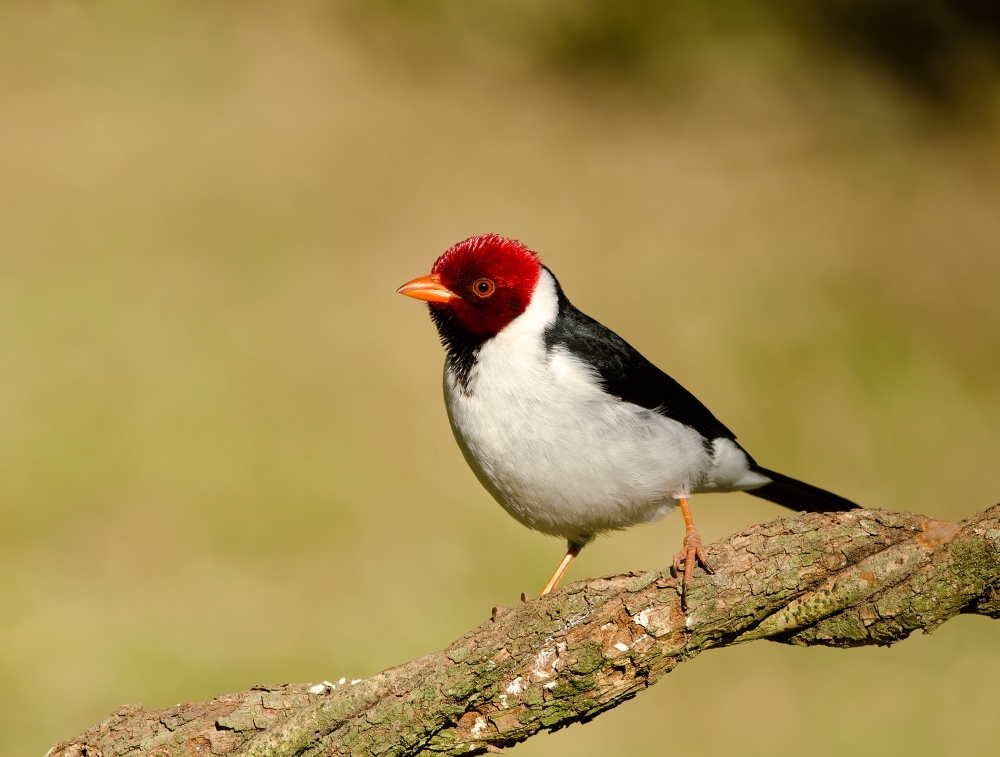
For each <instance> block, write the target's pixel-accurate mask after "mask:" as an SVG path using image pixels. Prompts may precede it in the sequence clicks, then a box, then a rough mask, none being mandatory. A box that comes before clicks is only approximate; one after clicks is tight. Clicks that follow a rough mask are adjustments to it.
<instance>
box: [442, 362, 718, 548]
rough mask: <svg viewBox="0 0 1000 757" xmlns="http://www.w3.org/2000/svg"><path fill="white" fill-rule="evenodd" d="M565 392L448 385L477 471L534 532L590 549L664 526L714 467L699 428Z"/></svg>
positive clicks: (455, 425) (452, 413) (451, 409)
mask: <svg viewBox="0 0 1000 757" xmlns="http://www.w3.org/2000/svg"><path fill="white" fill-rule="evenodd" d="M536 379H537V377H536ZM561 389H562V387H560V386H558V384H557V383H555V382H546V381H537V380H536V381H534V382H532V384H531V386H530V387H511V386H509V385H503V386H497V385H494V384H491V383H489V382H487V381H484V380H482V379H481V378H480V380H478V381H477V382H476V384H475V388H474V391H473V392H472V393H471V394H466V393H464V392H463V391H461V389H459V388H457V387H456V386H455V385H454V382H453V381H450V380H449V378H448V376H447V375H446V377H445V398H446V404H447V406H448V416H449V419H450V421H451V426H452V430H453V431H454V434H455V438H456V440H457V441H458V444H459V446H460V447H461V449H462V452H463V454H464V455H465V458H466V460H467V461H468V463H469V466H470V467H471V468H472V470H473V471H474V472H475V474H476V476H477V477H478V478H479V480H480V482H481V483H482V484H483V486H484V487H486V489H487V490H488V491H489V492H490V493H491V494H492V495H493V496H494V498H495V499H496V500H497V501H498V502H499V503H500V504H501V505H502V506H503V507H504V508H505V509H506V510H507V512H508V513H510V514H511V515H512V516H514V517H515V518H516V519H517V520H519V521H520V522H521V523H523V524H525V525H526V526H529V527H530V528H533V529H535V530H537V531H541V532H543V533H547V534H553V535H558V536H562V537H564V538H566V539H571V540H575V541H587V540H589V539H590V538H591V537H592V536H593V535H595V534H597V533H599V532H601V531H607V530H613V529H620V528H625V527H627V526H631V525H634V524H636V523H641V522H646V521H650V520H655V519H656V518H658V517H660V516H661V515H663V514H665V513H666V512H667V511H668V510H669V509H670V507H672V506H673V505H674V504H675V498H676V497H678V496H685V495H687V494H689V493H690V492H691V490H692V489H693V488H694V486H695V485H696V484H697V482H698V481H699V480H700V478H701V477H702V475H703V473H704V471H705V470H706V468H707V467H708V466H709V465H710V464H711V461H710V457H709V455H708V453H707V452H706V450H705V448H704V446H703V445H702V443H701V437H700V435H698V434H697V432H694V431H693V430H692V429H689V428H687V427H686V426H684V425H682V424H680V423H678V422H676V421H673V420H671V419H669V418H666V417H663V416H661V415H659V414H657V413H655V412H653V411H650V410H645V409H643V408H639V407H637V406H635V405H631V404H629V403H626V402H622V401H621V400H618V399H617V398H614V397H610V396H608V395H606V394H603V393H595V394H594V395H592V396H586V395H584V396H583V397H581V396H580V395H579V393H577V394H573V393H568V392H565V391H561Z"/></svg>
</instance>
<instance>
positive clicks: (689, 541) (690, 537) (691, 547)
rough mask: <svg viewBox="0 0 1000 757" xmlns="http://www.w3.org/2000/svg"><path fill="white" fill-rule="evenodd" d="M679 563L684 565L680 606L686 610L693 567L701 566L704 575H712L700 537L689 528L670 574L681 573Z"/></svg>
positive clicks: (692, 578) (675, 556)
mask: <svg viewBox="0 0 1000 757" xmlns="http://www.w3.org/2000/svg"><path fill="white" fill-rule="evenodd" d="M681 563H683V564H684V580H683V582H682V583H681V606H682V607H683V608H684V609H685V610H686V609H687V592H688V589H689V588H691V583H692V582H693V581H694V568H695V565H701V567H702V568H704V569H705V572H706V573H712V572H713V571H712V568H711V566H709V564H708V555H707V554H706V553H705V547H704V546H702V543H701V537H700V536H699V535H698V532H697V531H695V530H694V529H693V528H689V529H688V531H687V533H686V534H684V546H683V547H682V548H681V551H680V552H678V553H677V554H676V555H674V564H673V566H672V567H671V572H672V573H673V575H674V576H677V575H678V574H679V573H680V572H681Z"/></svg>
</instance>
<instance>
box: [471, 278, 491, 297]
mask: <svg viewBox="0 0 1000 757" xmlns="http://www.w3.org/2000/svg"><path fill="white" fill-rule="evenodd" d="M494 289H496V285H495V284H494V283H493V282H492V281H490V280H489V279H479V281H477V282H476V283H475V284H473V285H472V291H474V292H475V293H476V294H478V295H479V296H480V297H489V296H490V295H491V294H493V290H494Z"/></svg>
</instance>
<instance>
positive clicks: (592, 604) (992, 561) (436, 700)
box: [49, 505, 1000, 757]
mask: <svg viewBox="0 0 1000 757" xmlns="http://www.w3.org/2000/svg"><path fill="white" fill-rule="evenodd" d="M708 553H709V559H710V560H711V563H712V565H713V567H714V568H715V573H714V574H713V575H707V574H704V573H699V575H698V577H697V578H696V581H695V584H694V586H693V587H692V589H691V591H690V592H689V600H688V601H689V612H688V613H687V614H686V615H685V613H684V611H683V610H682V609H681V605H680V594H679V587H678V582H677V580H676V579H675V578H673V577H672V576H671V575H670V573H669V572H668V571H649V572H644V573H630V574H624V575H618V576H607V577H604V578H595V579H591V580H588V581H581V582H578V583H575V584H571V585H569V586H567V587H566V588H564V589H563V590H561V591H557V592H554V593H553V594H550V595H548V596H546V597H542V598H539V599H536V600H533V601H529V602H526V603H524V604H521V605H520V606H518V607H516V608H513V609H511V610H503V609H502V608H497V611H496V612H495V613H494V618H493V619H491V620H488V621H487V622H485V623H484V624H483V625H481V626H479V627H478V628H476V629H474V630H472V631H470V632H469V633H467V634H466V635H465V636H463V637H462V638H460V639H458V640H457V641H456V642H455V643H453V644H452V645H451V646H450V647H448V648H447V649H445V650H443V651H441V652H438V653H436V654H432V655H428V656H426V657H422V658H420V659H418V660H414V661H412V662H410V663H407V664H405V665H401V666H399V667H396V668H392V669H390V670H386V671H384V672H382V673H379V674H378V675H375V676H372V677H371V678H367V679H364V680H361V681H357V682H354V683H352V682H344V683H340V684H326V683H321V684H313V685H309V684H286V685H283V686H257V687H254V688H252V689H250V690H249V691H244V692H240V693H236V694H226V695H223V696H220V697H217V698H216V699H213V700H212V701H211V702H206V703H202V704H191V703H188V704H183V705H178V706H176V707H171V708H169V709H166V710H160V711H157V712H146V711H145V710H144V709H143V708H142V707H141V706H138V705H128V706H125V707H122V708H121V709H119V710H118V711H116V712H115V713H113V714H112V715H111V716H110V717H109V718H107V719H106V720H105V721H104V722H102V723H100V724H99V725H97V726H95V727H93V728H91V729H90V730H89V731H87V732H86V733H84V734H81V735H80V736H78V737H76V738H73V739H69V740H68V741H65V742H63V743H62V744H59V745H58V746H56V747H54V748H53V749H52V750H51V751H50V753H49V754H50V757H112V756H113V755H124V754H128V755H129V756H130V757H139V756H140V755H141V756H142V757H146V756H148V757H181V756H182V755H185V756H186V755H198V756H200V755H209V754H215V755H253V756H255V757H279V756H280V757H285V756H288V757H291V756H292V755H309V756H313V755H316V756H318V755H334V754H350V755H354V756H355V757H360V756H361V755H366V756H367V755H372V756H374V755H392V756H395V757H402V756H404V755H432V754H447V755H463V754H480V753H483V752H487V751H497V750H499V749H500V748H502V747H504V746H509V745H512V744H515V743H517V742H520V741H523V740H524V739H527V738H529V737H531V736H532V735H534V734H536V733H538V732H539V731H541V730H545V729H554V728H561V727H564V726H566V725H569V724H570V723H574V722H578V721H585V720H589V719H591V718H593V717H595V716H596V715H598V714H600V713H601V712H603V711H604V710H608V709H611V708H613V707H615V706H617V705H619V704H621V703H622V702H624V701H625V700H627V699H630V698H631V697H633V696H635V695H636V694H638V693H639V692H640V691H642V690H643V689H645V688H646V687H648V686H651V685H652V684H654V683H656V681H658V680H659V679H660V678H661V677H662V676H663V675H664V674H665V673H667V672H669V671H670V670H672V669H673V668H674V666H676V665H677V664H679V663H680V662H683V661H685V660H688V659H690V658H692V657H694V656H695V655H697V654H698V653H700V652H702V651H704V650H706V649H710V648H712V647H721V646H728V645H731V644H739V643H744V642H748V641H754V640H759V639H768V640H771V641H778V642H783V643H788V644H797V645H801V646H810V645H817V644H819V645H824V646H835V647H853V646H860V645H871V644H878V645H886V644H891V643H893V642H896V641H899V640H901V639H904V638H906V637H907V636H908V635H909V634H911V633H912V632H914V631H916V630H918V629H922V630H924V631H931V630H933V629H934V628H936V627H937V626H939V625H940V624H941V623H943V622H945V621H946V620H947V619H948V618H951V617H953V616H954V615H956V614H958V613H962V612H967V613H978V614H982V615H986V616H989V617H993V618H997V617H1000V505H998V506H997V507H993V508H990V509H989V510H986V511H985V512H982V513H979V514H977V515H974V516H972V517H971V518H969V519H967V520H965V521H963V522H962V523H954V524H953V523H943V522H940V521H934V520H931V519H929V518H926V517H923V516H921V515H914V514H910V513H893V512H887V511H881V510H855V511H852V512H849V513H836V514H801V515H796V516H792V517H788V518H781V519H778V520H773V521H770V522H768V523H763V524H759V525H755V526H752V527H750V528H748V529H746V530H745V531H743V532H741V533H738V534H735V535H734V536H731V537H729V538H727V539H722V540H720V541H718V542H716V543H714V544H712V545H711V546H710V547H709V548H708Z"/></svg>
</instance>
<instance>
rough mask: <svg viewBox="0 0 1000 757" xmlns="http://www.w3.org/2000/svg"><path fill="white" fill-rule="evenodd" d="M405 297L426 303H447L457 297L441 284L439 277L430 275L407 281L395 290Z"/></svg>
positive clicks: (434, 274) (433, 274)
mask: <svg viewBox="0 0 1000 757" xmlns="http://www.w3.org/2000/svg"><path fill="white" fill-rule="evenodd" d="M396 291H397V292H399V293H400V294H405V295H406V296H407V297H413V298H414V299H417V300H424V301H426V302H448V301H449V300H451V299H453V298H455V297H458V295H457V294H455V293H454V292H453V291H451V290H450V289H448V287H446V286H445V285H444V284H442V283H441V276H440V275H439V274H437V273H432V274H431V275H430V276H421V277H420V278H419V279H414V280H413V281H408V282H407V283H405V284H403V286H401V287H400V288H399V289H397V290H396Z"/></svg>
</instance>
